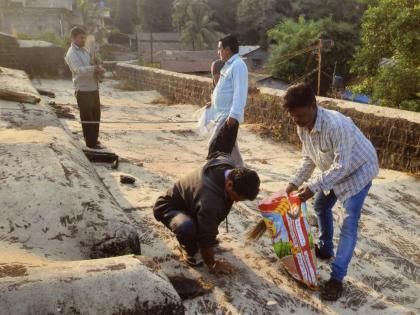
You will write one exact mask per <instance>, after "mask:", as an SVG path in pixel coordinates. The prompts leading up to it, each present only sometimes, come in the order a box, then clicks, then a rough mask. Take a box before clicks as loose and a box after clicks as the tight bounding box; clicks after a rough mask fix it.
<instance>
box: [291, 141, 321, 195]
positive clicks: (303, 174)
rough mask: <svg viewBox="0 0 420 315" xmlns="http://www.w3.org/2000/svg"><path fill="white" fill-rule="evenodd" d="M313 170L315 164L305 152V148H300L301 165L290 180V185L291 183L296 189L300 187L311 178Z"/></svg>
mask: <svg viewBox="0 0 420 315" xmlns="http://www.w3.org/2000/svg"><path fill="white" fill-rule="evenodd" d="M314 170H315V163H314V162H313V161H312V159H311V158H310V157H309V155H308V153H307V152H306V150H305V146H302V164H301V166H300V168H299V170H298V171H297V172H296V175H295V176H294V177H293V178H292V179H291V180H290V183H292V184H293V185H295V186H296V187H300V186H301V185H302V184H303V183H304V182H306V181H307V180H308V179H309V178H310V177H311V175H312V173H313V172H314Z"/></svg>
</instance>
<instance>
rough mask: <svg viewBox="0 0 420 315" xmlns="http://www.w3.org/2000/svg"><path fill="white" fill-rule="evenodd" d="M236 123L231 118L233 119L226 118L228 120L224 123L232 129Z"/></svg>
mask: <svg viewBox="0 0 420 315" xmlns="http://www.w3.org/2000/svg"><path fill="white" fill-rule="evenodd" d="M237 122H238V121H237V120H236V119H235V118H233V117H230V116H229V117H228V119H226V123H227V125H228V126H229V127H232V126H233V125H234V124H235V123H237Z"/></svg>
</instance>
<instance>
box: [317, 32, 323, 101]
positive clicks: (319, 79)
mask: <svg viewBox="0 0 420 315" xmlns="http://www.w3.org/2000/svg"><path fill="white" fill-rule="evenodd" d="M321 67H322V39H319V44H318V93H317V95H318V96H319V95H320V93H321Z"/></svg>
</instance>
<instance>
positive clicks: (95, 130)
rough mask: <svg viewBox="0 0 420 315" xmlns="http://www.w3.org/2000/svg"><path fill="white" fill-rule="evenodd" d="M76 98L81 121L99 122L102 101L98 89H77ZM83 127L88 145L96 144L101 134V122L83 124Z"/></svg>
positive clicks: (90, 146)
mask: <svg viewBox="0 0 420 315" xmlns="http://www.w3.org/2000/svg"><path fill="white" fill-rule="evenodd" d="M76 99H77V105H78V106H79V112H80V120H81V121H98V122H99V121H100V120H101V103H100V100H99V91H98V90H96V91H92V92H83V91H77V92H76ZM82 129H83V137H84V138H85V142H86V146H87V147H89V148H93V147H94V146H96V144H97V142H98V136H99V123H97V124H82Z"/></svg>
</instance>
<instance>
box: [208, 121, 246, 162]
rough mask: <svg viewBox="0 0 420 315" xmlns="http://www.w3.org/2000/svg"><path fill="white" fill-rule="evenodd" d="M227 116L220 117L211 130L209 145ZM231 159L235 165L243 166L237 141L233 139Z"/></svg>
mask: <svg viewBox="0 0 420 315" xmlns="http://www.w3.org/2000/svg"><path fill="white" fill-rule="evenodd" d="M226 119H227V117H221V118H220V119H219V120H218V122H217V124H216V127H215V128H214V130H213V133H212V135H211V136H210V140H209V145H210V143H211V142H212V141H213V140H214V138H216V136H217V134H218V133H219V131H220V129H221V128H222V127H223V125H224V124H225V123H226ZM231 156H232V159H233V161H234V162H235V166H236V167H244V160H243V159H242V155H241V152H240V151H239V145H238V141H235V145H234V147H233V150H232V153H231Z"/></svg>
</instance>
